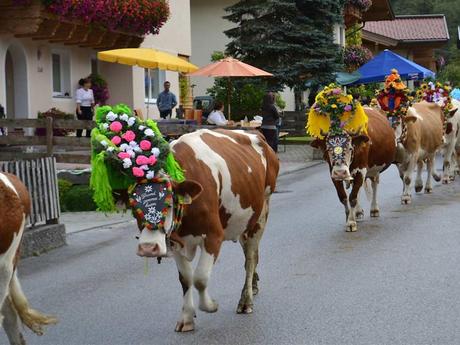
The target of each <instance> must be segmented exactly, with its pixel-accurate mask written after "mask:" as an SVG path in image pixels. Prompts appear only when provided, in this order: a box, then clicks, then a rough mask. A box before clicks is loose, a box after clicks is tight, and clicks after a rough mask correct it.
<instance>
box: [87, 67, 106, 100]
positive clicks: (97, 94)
mask: <svg viewBox="0 0 460 345" xmlns="http://www.w3.org/2000/svg"><path fill="white" fill-rule="evenodd" d="M88 78H89V79H91V88H92V90H93V93H94V101H95V102H96V104H99V105H105V104H106V102H107V100H108V99H109V98H110V93H109V88H108V86H107V82H106V81H105V79H104V78H102V76H101V75H99V74H96V73H93V74H91V75H90V76H89V77H88Z"/></svg>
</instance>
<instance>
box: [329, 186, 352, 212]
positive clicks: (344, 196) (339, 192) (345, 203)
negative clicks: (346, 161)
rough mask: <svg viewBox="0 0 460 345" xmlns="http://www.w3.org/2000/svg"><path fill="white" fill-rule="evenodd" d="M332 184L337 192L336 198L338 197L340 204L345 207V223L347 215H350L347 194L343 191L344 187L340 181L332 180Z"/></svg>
mask: <svg viewBox="0 0 460 345" xmlns="http://www.w3.org/2000/svg"><path fill="white" fill-rule="evenodd" d="M332 183H334V187H335V190H336V192H337V196H338V197H339V200H340V202H341V203H342V205H343V206H344V207H345V221H347V220H348V215H349V214H350V208H349V204H348V196H347V192H346V191H345V187H344V185H343V182H342V181H334V180H332Z"/></svg>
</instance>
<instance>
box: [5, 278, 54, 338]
mask: <svg viewBox="0 0 460 345" xmlns="http://www.w3.org/2000/svg"><path fill="white" fill-rule="evenodd" d="M10 298H11V301H12V302H13V305H14V308H15V309H16V311H17V313H18V315H19V318H20V319H21V321H22V323H23V324H24V325H26V326H27V327H28V328H30V329H31V330H32V331H33V332H34V333H35V334H37V335H43V326H45V325H50V324H56V323H57V319H56V318H55V317H53V316H48V315H44V314H42V313H40V312H39V311H37V310H34V309H31V308H30V306H29V302H28V301H27V297H26V296H25V295H24V292H23V291H22V288H21V284H20V283H19V280H18V277H17V274H16V272H15V273H14V274H13V279H12V280H11V284H10Z"/></svg>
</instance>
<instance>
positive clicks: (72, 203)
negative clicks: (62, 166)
mask: <svg viewBox="0 0 460 345" xmlns="http://www.w3.org/2000/svg"><path fill="white" fill-rule="evenodd" d="M58 186H59V204H60V205H61V211H62V212H83V211H95V210H96V205H95V204H94V201H93V193H92V191H91V190H90V188H89V186H87V185H73V184H72V182H70V181H67V180H63V179H59V180H58Z"/></svg>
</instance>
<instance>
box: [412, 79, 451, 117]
mask: <svg viewBox="0 0 460 345" xmlns="http://www.w3.org/2000/svg"><path fill="white" fill-rule="evenodd" d="M451 90H452V88H451V87H450V86H449V85H443V84H441V83H440V82H436V83H433V82H431V81H430V82H428V83H423V84H422V85H421V86H420V88H419V89H418V90H417V99H418V100H419V101H426V102H430V103H437V104H439V106H441V108H442V110H443V111H444V114H445V115H446V116H447V117H450V116H451V115H450V112H451V111H452V109H453V107H454V106H453V104H452V99H451V97H450V95H449V93H450V91H451Z"/></svg>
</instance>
